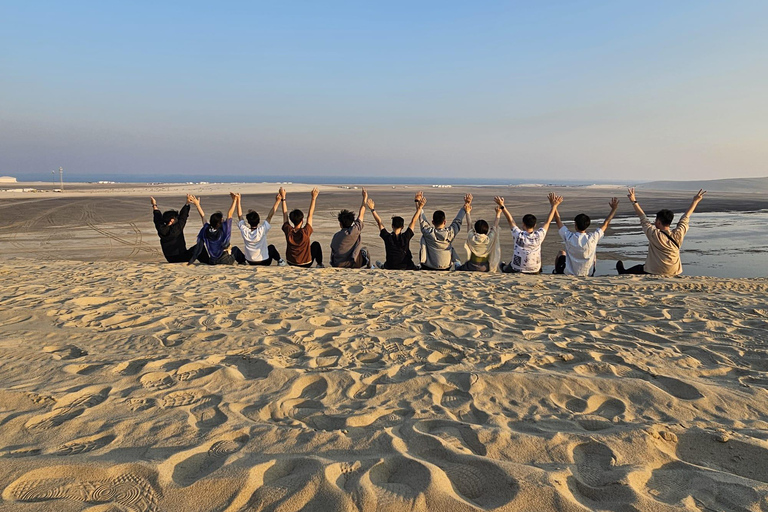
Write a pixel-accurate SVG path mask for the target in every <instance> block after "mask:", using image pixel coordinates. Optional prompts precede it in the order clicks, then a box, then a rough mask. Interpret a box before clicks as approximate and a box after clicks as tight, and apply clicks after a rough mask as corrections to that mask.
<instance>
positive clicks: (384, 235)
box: [379, 228, 389, 238]
mask: <svg viewBox="0 0 768 512" xmlns="http://www.w3.org/2000/svg"><path fill="white" fill-rule="evenodd" d="M379 236H380V237H381V238H387V237H388V236H389V231H387V229H386V228H381V231H379Z"/></svg>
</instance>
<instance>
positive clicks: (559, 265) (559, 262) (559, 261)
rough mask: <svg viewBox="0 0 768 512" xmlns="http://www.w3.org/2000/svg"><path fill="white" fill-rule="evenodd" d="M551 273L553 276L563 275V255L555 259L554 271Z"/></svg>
mask: <svg viewBox="0 0 768 512" xmlns="http://www.w3.org/2000/svg"><path fill="white" fill-rule="evenodd" d="M552 273H553V274H564V273H565V255H563V254H561V255H559V256H558V257H557V258H555V270H553V271H552Z"/></svg>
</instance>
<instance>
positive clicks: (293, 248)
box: [283, 222, 313, 266]
mask: <svg viewBox="0 0 768 512" xmlns="http://www.w3.org/2000/svg"><path fill="white" fill-rule="evenodd" d="M312 232H313V231H312V225H311V224H304V225H303V226H302V225H301V224H299V227H295V226H292V225H291V224H290V223H288V222H286V223H284V224H283V233H285V242H286V248H285V260H286V261H287V262H288V263H289V264H290V265H294V266H301V265H307V264H311V263H312V254H311V253H310V244H311V243H312V240H311V237H312Z"/></svg>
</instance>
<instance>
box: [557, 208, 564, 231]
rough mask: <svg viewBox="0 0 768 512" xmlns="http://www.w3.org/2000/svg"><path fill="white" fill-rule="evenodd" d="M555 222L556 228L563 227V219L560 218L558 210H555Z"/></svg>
mask: <svg viewBox="0 0 768 512" xmlns="http://www.w3.org/2000/svg"><path fill="white" fill-rule="evenodd" d="M555 223H556V224H557V229H560V228H562V227H563V220H562V219H561V218H560V212H559V211H556V212H555Z"/></svg>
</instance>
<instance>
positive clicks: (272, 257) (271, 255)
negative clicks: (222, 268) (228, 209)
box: [237, 189, 286, 267]
mask: <svg viewBox="0 0 768 512" xmlns="http://www.w3.org/2000/svg"><path fill="white" fill-rule="evenodd" d="M281 190H282V189H281ZM281 198H282V196H281V193H280V192H278V193H277V196H275V204H274V206H272V209H271V210H269V214H268V215H267V219H266V220H265V221H264V222H262V223H261V224H259V222H260V221H261V219H260V218H259V214H258V213H256V212H255V211H253V210H249V211H248V214H247V215H246V216H245V220H244V219H243V206H242V203H241V200H240V194H237V218H238V219H239V222H238V223H237V227H238V228H240V234H242V235H243V243H244V247H243V248H244V251H243V253H244V254H243V255H242V256H240V255H238V256H240V257H239V258H238V263H240V264H243V265H244V264H246V263H247V264H248V265H271V264H272V261H277V264H278V265H280V266H281V267H282V266H285V264H286V263H285V261H284V260H283V259H282V258H281V257H280V253H279V252H278V251H277V249H276V248H275V246H274V245H268V244H267V233H268V232H269V229H270V228H271V227H272V224H271V222H272V217H273V216H274V215H275V212H277V208H278V207H279V206H280V200H281ZM246 220H247V221H248V222H247V223H246Z"/></svg>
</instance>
